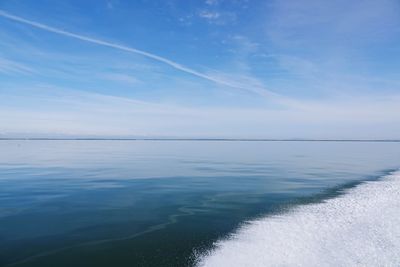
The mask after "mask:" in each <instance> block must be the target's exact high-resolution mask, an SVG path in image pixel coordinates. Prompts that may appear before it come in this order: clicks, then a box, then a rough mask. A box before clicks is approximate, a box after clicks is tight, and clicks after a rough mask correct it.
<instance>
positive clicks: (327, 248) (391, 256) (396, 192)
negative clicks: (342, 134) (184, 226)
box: [198, 171, 400, 267]
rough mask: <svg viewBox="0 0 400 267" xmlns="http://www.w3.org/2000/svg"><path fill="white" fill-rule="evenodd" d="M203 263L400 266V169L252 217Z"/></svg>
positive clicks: (202, 258)
mask: <svg viewBox="0 0 400 267" xmlns="http://www.w3.org/2000/svg"><path fill="white" fill-rule="evenodd" d="M198 266H207V267H209V266H218V267H223V266H229V267H232V266H241V267H243V266H246V267H247V266H400V171H398V172H394V173H392V174H390V175H388V176H386V177H384V178H383V179H381V180H379V181H375V182H366V183H363V184H361V185H359V186H357V187H355V188H352V189H349V190H348V191H347V192H346V194H344V195H341V196H339V197H337V198H333V199H329V200H327V201H325V202H323V203H319V204H311V205H305V206H300V207H298V208H295V209H294V210H292V211H291V212H288V213H286V214H283V215H277V216H271V217H267V218H264V219H260V220H256V221H253V222H250V223H248V224H246V225H245V226H243V227H242V228H240V229H239V230H238V232H237V233H235V234H233V235H232V236H231V237H230V238H228V239H226V240H222V241H219V242H217V244H216V248H215V249H214V250H212V251H210V252H209V253H207V254H206V255H203V256H202V257H200V259H199V263H198Z"/></svg>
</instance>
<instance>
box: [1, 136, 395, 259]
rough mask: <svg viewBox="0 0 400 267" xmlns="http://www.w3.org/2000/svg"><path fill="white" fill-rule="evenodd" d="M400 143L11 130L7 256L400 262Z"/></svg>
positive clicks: (5, 162) (5, 158)
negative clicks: (50, 136)
mask: <svg viewBox="0 0 400 267" xmlns="http://www.w3.org/2000/svg"><path fill="white" fill-rule="evenodd" d="M399 168H400V142H375V141H271V140H269V141H267V140H264V141H262V140H261V141H260V140H258V141H257V140H0V266H40V267H46V266H52V267H53V266H61V267H62V266H68V267H69V266H78V267H79V266H96V267H101V266H122V267H123V266H130V267H132V266H220V267H224V266H227V267H232V266H400V172H399Z"/></svg>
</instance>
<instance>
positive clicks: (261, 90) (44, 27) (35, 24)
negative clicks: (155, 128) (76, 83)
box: [0, 10, 278, 97]
mask: <svg viewBox="0 0 400 267" xmlns="http://www.w3.org/2000/svg"><path fill="white" fill-rule="evenodd" d="M0 16H1V17H4V18H7V19H10V20H13V21H17V22H20V23H24V24H27V25H30V26H33V27H35V28H38V29H42V30H45V31H48V32H53V33H56V34H60V35H64V36H68V37H71V38H75V39H78V40H81V41H85V42H89V43H93V44H98V45H102V46H107V47H111V48H114V49H118V50H122V51H126V52H130V53H135V54H139V55H142V56H145V57H147V58H151V59H154V60H156V61H158V62H162V63H164V64H167V65H169V66H171V67H173V68H174V69H177V70H180V71H183V72H185V73H188V74H192V75H194V76H197V77H199V78H203V79H205V80H208V81H212V82H214V83H217V84H220V85H225V86H229V87H231V88H236V89H241V90H246V91H250V92H253V93H257V94H259V95H262V96H269V97H270V96H278V95H277V94H275V93H273V92H271V91H269V90H266V89H264V88H260V87H252V88H248V87H245V86H243V85H239V84H235V83H232V82H229V81H226V80H221V79H218V78H216V77H213V76H210V75H207V74H204V73H201V72H198V71H196V70H193V69H191V68H188V67H186V66H183V65H181V64H179V63H177V62H175V61H172V60H169V59H167V58H164V57H160V56H157V55H154V54H152V53H149V52H146V51H142V50H139V49H136V48H132V47H128V46H124V45H120V44H116V43H111V42H107V41H103V40H100V39H95V38H91V37H88V36H84V35H80V34H76V33H73V32H69V31H65V30H61V29H58V28H54V27H51V26H48V25H45V24H42V23H39V22H36V21H32V20H28V19H25V18H22V17H19V16H15V15H13V14H10V13H8V12H5V11H3V10H0Z"/></svg>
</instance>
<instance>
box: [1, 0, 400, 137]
mask: <svg viewBox="0 0 400 267" xmlns="http://www.w3.org/2000/svg"><path fill="white" fill-rule="evenodd" d="M399 72H400V2H399V1H397V0H379V1H378V0H364V1H343V0H336V1H316V0H287V1H250V0H248V1H245V0H242V1H239V0H237V1H235V0H231V1H227V0H226V1H224V0H205V1H200V0H198V1H144V0H143V1H139V0H138V1H122V0H104V1H102V0H96V1H95V0H92V1H77V0H74V1H73V0H70V1H65V0H64V1H50V0H46V1H45V0H35V1H33V0H1V1H0V135H2V136H14V135H27V136H59V135H69V136H86V135H90V136H174V137H249V138H400V136H399V133H400V115H399V114H400V78H399V77H400V75H399Z"/></svg>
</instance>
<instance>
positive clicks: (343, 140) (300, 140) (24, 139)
mask: <svg viewBox="0 0 400 267" xmlns="http://www.w3.org/2000/svg"><path fill="white" fill-rule="evenodd" d="M0 141H231V142H234V141H238V142H240V141H255V142H257V141H258V142H296V141H297V142H400V139H347V138H346V139H329V138H327V139H326V138H310V139H308V138H282V139H280V138H172V137H171V138H167V137H166V138H150V137H149V138H96V137H95V138H90V137H77V138H65V137H64V138H63V137H60V138H55V137H49V138H47V137H26V138H24V137H0Z"/></svg>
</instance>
